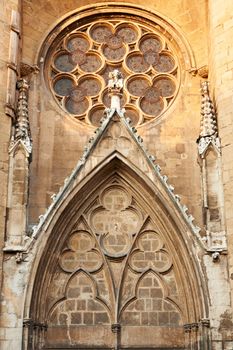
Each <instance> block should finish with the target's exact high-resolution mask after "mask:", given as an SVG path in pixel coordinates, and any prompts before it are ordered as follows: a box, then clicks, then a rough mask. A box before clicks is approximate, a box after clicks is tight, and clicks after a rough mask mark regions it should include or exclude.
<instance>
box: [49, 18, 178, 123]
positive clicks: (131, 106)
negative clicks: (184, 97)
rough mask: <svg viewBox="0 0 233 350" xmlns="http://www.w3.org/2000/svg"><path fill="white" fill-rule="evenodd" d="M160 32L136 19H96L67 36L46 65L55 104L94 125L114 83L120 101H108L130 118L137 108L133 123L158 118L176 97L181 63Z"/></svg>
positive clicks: (106, 104) (97, 121)
mask: <svg viewBox="0 0 233 350" xmlns="http://www.w3.org/2000/svg"><path fill="white" fill-rule="evenodd" d="M158 28H159V27H158V26H157V30H156V32H154V28H152V27H150V26H148V25H146V24H142V22H138V21H137V20H136V19H135V20H132V18H131V19H130V23H127V22H125V21H122V19H119V22H118V23H117V24H116V23H115V19H114V21H112V20H108V21H106V22H105V23H100V22H99V21H94V22H93V23H90V24H86V25H84V26H82V27H81V28H77V29H75V30H73V31H72V32H70V33H68V34H66V37H65V38H61V40H60V41H59V43H58V44H57V45H56V48H55V51H54V50H52V51H51V56H50V57H47V60H48V65H47V64H46V65H45V67H46V69H47V67H48V66H49V69H50V77H51V78H50V81H49V84H50V87H51V89H52V92H53V93H54V97H55V98H56V100H57V102H58V103H59V104H60V105H61V106H62V108H64V109H65V111H66V112H68V113H70V114H71V115H72V116H73V117H74V118H77V119H79V120H80V121H82V122H84V121H85V122H87V123H88V124H92V125H95V126H97V125H99V121H100V119H101V118H100V117H99V115H98V114H99V113H100V111H101V112H102V111H103V110H104V107H107V108H108V107H110V98H109V96H108V94H107V92H108V91H110V90H111V92H113V89H114V93H115V95H116V92H117V90H116V84H117V85H118V86H117V89H118V93H119V97H118V98H114V99H112V102H113V100H114V101H115V100H116V103H117V105H119V104H121V106H123V107H124V106H125V107H127V110H130V111H131V112H132V111H134V114H135V110H136V111H137V115H136V116H134V123H135V124H141V123H144V122H146V121H148V120H152V119H153V118H155V117H158V116H160V115H161V114H162V113H163V112H164V111H165V110H166V109H167V108H168V107H169V105H170V104H171V102H172V101H173V100H174V98H175V95H176V92H177V85H178V79H179V74H177V73H178V70H179V65H178V62H177V59H176V58H175V56H174V53H173V52H172V45H171V43H170V41H169V40H167V38H166V37H165V35H164V31H163V29H162V28H159V30H160V32H158ZM109 72H111V73H110V74H111V75H112V77H110V79H111V82H109V83H108V78H109ZM117 72H118V73H117ZM119 74H121V76H119V77H118V75H119ZM46 77H48V75H47V73H46ZM123 77H124V80H125V88H124V94H122V88H123V80H121V79H122V78H123ZM107 83H108V84H113V85H112V86H111V87H110V85H108V86H107ZM120 85H122V86H121V87H120ZM119 99H120V103H119V101H118V100H119ZM112 106H114V105H112ZM111 108H113V107H111ZM131 114H132V113H131Z"/></svg>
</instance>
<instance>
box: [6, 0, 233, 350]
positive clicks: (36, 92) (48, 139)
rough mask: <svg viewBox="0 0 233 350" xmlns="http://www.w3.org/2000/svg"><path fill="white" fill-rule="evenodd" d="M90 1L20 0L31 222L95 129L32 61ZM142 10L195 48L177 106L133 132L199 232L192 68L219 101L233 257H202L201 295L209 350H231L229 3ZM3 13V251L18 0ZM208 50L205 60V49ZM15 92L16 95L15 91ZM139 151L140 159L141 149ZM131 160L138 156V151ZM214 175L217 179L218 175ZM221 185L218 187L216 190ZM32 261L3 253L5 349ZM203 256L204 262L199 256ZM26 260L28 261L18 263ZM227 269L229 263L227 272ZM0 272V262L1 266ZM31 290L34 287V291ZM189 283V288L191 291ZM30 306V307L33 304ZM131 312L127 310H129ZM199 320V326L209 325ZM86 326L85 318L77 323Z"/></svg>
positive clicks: (17, 340)
mask: <svg viewBox="0 0 233 350" xmlns="http://www.w3.org/2000/svg"><path fill="white" fill-rule="evenodd" d="M92 3H93V2H92V1H89V0H88V1H85V2H84V1H83V0H82V1H78V0H77V1H74V0H68V1H59V0H51V1H49V0H46V1H44V0H39V1H31V0H24V1H22V5H23V7H22V18H23V30H22V62H23V63H25V64H26V65H28V66H25V67H27V68H28V69H29V71H30V74H29V76H28V78H29V79H30V92H29V118H30V125H31V132H32V138H33V160H32V163H31V167H30V182H29V191H30V201H29V223H30V224H33V223H36V222H38V217H39V215H40V214H43V213H44V212H45V209H46V207H48V206H49V204H50V202H51V198H50V197H51V195H52V194H53V193H54V192H57V191H58V189H59V187H60V186H61V185H62V184H63V181H64V179H65V177H67V176H68V175H69V174H70V172H71V170H72V169H73V168H74V166H75V164H76V163H77V161H78V159H79V157H80V155H81V154H82V152H83V148H84V146H85V144H86V143H87V140H88V139H89V137H90V136H91V135H92V134H93V131H94V128H93V127H92V126H89V125H85V124H83V123H81V122H78V121H75V120H74V119H72V117H70V116H68V115H67V114H66V113H65V112H64V111H63V110H62V109H61V108H59V106H58V105H57V104H56V102H55V100H54V98H53V96H52V94H51V93H50V91H49V90H48V87H47V85H46V83H45V81H44V75H43V62H42V60H41V57H39V55H38V53H39V49H40V48H41V46H42V44H43V41H44V39H45V38H46V35H47V34H48V33H49V32H50V31H51V30H52V29H53V28H54V27H55V25H56V24H57V23H59V21H60V20H61V19H62V18H64V17H66V16H67V14H68V13H69V12H70V11H78V9H79V8H81V7H82V6H84V5H88V4H89V5H91V4H92ZM102 3H103V8H105V6H107V1H103V2H102ZM128 3H131V4H134V5H139V6H144V3H145V2H144V1H142V0H138V1H131V0H129V1H128ZM1 6H2V5H1ZM146 6H147V10H150V11H152V12H153V11H155V12H156V13H158V14H161V15H162V16H163V17H164V18H165V20H168V22H169V21H172V22H173V23H175V25H176V26H177V27H176V28H177V32H178V33H183V34H184V36H185V38H186V39H187V41H188V43H189V44H190V45H191V48H192V50H193V53H194V56H195V58H196V67H193V68H195V69H194V71H192V72H189V71H188V69H187V66H188V65H187V62H184V63H183V64H182V65H181V76H182V77H181V86H180V87H179V92H178V95H177V97H176V100H175V101H174V103H173V104H172V106H171V107H170V108H169V109H168V111H167V112H166V114H165V115H164V117H163V118H162V119H160V120H159V121H156V120H154V121H151V122H150V123H148V124H146V125H143V126H140V127H139V128H138V132H139V134H140V135H141V136H142V137H143V139H144V145H145V147H146V148H148V150H149V153H151V154H154V155H155V156H156V157H157V163H158V164H160V165H161V168H162V172H163V173H164V174H166V175H168V177H169V182H171V183H172V184H174V186H175V192H176V193H177V194H179V195H181V197H182V202H183V203H184V204H187V206H188V207H189V208H190V212H191V213H192V214H193V215H194V217H195V219H196V222H197V224H198V225H199V226H201V227H202V228H203V227H204V226H203V218H202V214H203V213H202V204H203V203H202V202H203V198H202V191H201V178H200V167H199V165H198V163H197V145H196V139H197V137H198V135H199V124H200V99H201V97H200V91H199V89H200V82H201V80H203V79H202V78H201V76H200V75H199V74H197V70H198V68H200V67H202V66H204V65H206V64H209V70H210V77H209V79H210V83H211V85H210V87H211V91H212V96H213V97H214V100H215V102H216V107H217V113H218V124H219V136H220V138H221V142H222V176H223V186H224V200H225V202H224V203H225V208H224V210H225V211H224V212H225V221H226V222H225V223H226V230H227V238H228V249H229V253H228V256H222V255H221V257H220V259H219V260H218V259H216V260H215V262H213V260H212V257H211V254H210V253H209V254H206V255H205V257H204V259H203V272H204V277H205V278H206V281H207V283H208V287H209V290H208V293H207V292H206V295H207V294H208V298H209V302H210V314H208V313H207V314H206V315H205V317H207V318H208V317H209V318H210V322H211V327H212V335H213V337H212V339H213V345H212V348H213V349H214V350H219V349H222V341H226V342H225V343H224V345H223V348H224V350H225V349H228V348H229V346H232V338H233V335H232V310H231V307H232V306H231V303H230V289H229V281H228V279H229V276H230V282H231V285H232V286H231V287H232V295H233V282H232V281H233V277H232V276H233V258H232V257H233V248H232V246H233V229H232V227H233V225H232V224H233V211H232V205H233V203H232V196H233V193H232V179H233V177H232V175H233V149H232V147H233V143H232V140H233V113H232V91H233V89H232V88H233V86H232V85H233V82H232V81H233V79H232V68H233V65H232V57H233V44H231V41H232V40H231V39H232V35H233V21H232V18H231V14H232V11H233V5H232V2H231V1H230V0H227V1H225V2H224V3H222V2H220V0H209V2H207V1H202V0H195V1H192V2H190V1H189V0H185V1H180V0H173V1H172V2H171V1H162V0H161V1H151V2H150V4H147V5H146ZM2 8H3V10H2V11H1V7H0V25H1V27H2V33H3V35H1V38H0V44H1V47H3V48H4V50H1V51H0V68H1V69H0V75H1V79H0V117H1V138H0V193H1V206H0V246H3V241H4V235H5V231H6V230H5V224H6V220H5V216H6V212H7V210H6V207H7V179H8V145H9V138H10V131H11V130H10V129H11V119H10V117H9V116H6V115H5V103H6V82H7V81H8V80H9V79H8V78H9V77H8V78H7V74H9V68H7V63H9V47H10V24H11V10H12V9H13V10H16V11H18V10H20V11H21V9H20V8H19V5H18V1H16V0H14V1H13V0H11V1H6V2H4V3H3V6H2ZM208 13H209V16H208V18H207V14H208ZM208 25H209V27H208ZM208 47H209V54H208V52H207V49H208ZM177 54H178V55H180V57H181V56H182V55H183V54H184V52H177ZM19 56H20V55H19V53H18V57H19ZM33 65H38V66H39V68H41V70H40V72H39V73H37V69H33V68H32V66H33ZM30 67H31V68H30ZM12 71H13V70H12ZM32 72H33V73H32ZM11 73H12V72H11ZM12 74H13V73H12ZM12 74H11V84H12V86H13V85H14V78H12ZM12 94H13V96H14V88H13V90H12ZM135 154H137V151H136V153H135ZM135 158H137V155H136V156H135ZM212 168H213V169H212ZM212 168H211V172H210V179H211V181H212V180H213V182H214V181H216V173H215V172H214V170H215V169H214V167H212ZM212 171H213V173H212ZM25 174H26V171H25ZM217 178H218V179H219V177H218V176H217ZM207 187H208V186H207ZM209 188H210V192H211V193H214V195H215V190H216V188H214V186H213V184H211V186H209ZM218 188H219V191H221V184H219V186H218ZM211 193H209V195H211ZM207 195H208V194H207ZM212 204H213V208H212V209H213V210H215V209H216V208H215V203H212ZM24 219H25V218H24ZM212 224H213V223H212ZM221 225H222V222H221ZM217 226H218V225H217ZM223 226H224V225H222V226H221V228H222V227H223ZM215 229H216V231H218V229H219V226H218V227H213V231H215ZM203 231H204V230H203ZM37 248H38V249H39V250H41V251H42V249H43V245H42V246H41V247H40V246H39V244H38V246H37ZM56 254H57V253H56V252H55V255H56ZM36 255H37V252H36V250H35V248H34V250H33V251H32V252H31V253H30V254H29V255H28V256H26V255H25V256H24V255H22V256H21V255H20V256H19V257H18V262H21V263H20V264H17V262H16V260H15V254H14V253H12V252H9V251H8V252H7V253H5V263H4V265H3V266H4V271H5V272H4V275H3V278H2V279H1V281H2V280H3V288H2V295H1V297H2V299H1V322H2V324H1V325H2V327H3V328H2V330H1V333H0V335H1V338H0V347H1V348H2V349H4V350H6V349H11V348H15V349H20V347H21V344H22V320H23V317H25V314H24V316H23V312H24V310H23V307H21V306H23V305H21V301H22V300H23V298H24V293H25V285H26V284H27V283H28V273H29V271H30V267H31V266H30V265H31V264H32V263H33V261H34V260H35V256H36ZM196 255H198V252H196ZM190 256H191V255H190ZM199 257H200V259H201V255H200V256H199ZM24 258H25V261H23V260H24ZM0 259H1V254H0ZM227 263H228V264H229V271H228V266H227ZM1 268H2V262H1V264H0V269H1ZM34 271H36V268H34ZM228 272H229V273H228ZM0 275H1V273H0ZM42 275H43V273H42ZM34 277H35V276H34ZM30 283H31V284H33V283H34V281H33V280H32V279H31V280H30ZM0 287H1V286H0ZM32 287H33V286H32V285H30V288H32ZM193 287H194V288H195V286H193ZM30 288H29V289H30ZM27 300H28V299H27ZM22 304H23V303H22ZM76 308H77V306H76ZM26 309H27V310H29V305H27V307H26ZM207 309H208V308H207ZM71 311H72V310H71ZM86 311H87V310H86ZM134 311H135V310H134V309H132V310H131V313H133V312H134ZM26 316H27V315H26ZM89 316H90V315H89ZM69 317H70V316H69ZM75 317H77V318H76V320H75V321H74V324H76V323H79V317H80V314H76V316H75ZM91 317H92V316H91ZM148 317H149V316H148ZM83 320H84V318H83ZM198 321H200V320H198ZM145 322H147V321H145ZM148 322H149V321H148ZM201 322H202V321H201ZM201 322H200V324H199V330H200V328H201V327H202V325H203V324H204V323H205V320H203V322H202V323H201ZM82 323H86V322H84V321H82ZM87 323H88V322H87ZM90 323H92V321H90ZM207 323H208V322H207ZM190 327H191V328H192V327H193V329H194V328H195V327H196V326H195V324H194V325H190ZM191 328H190V333H189V336H190V337H193V340H192V342H193V343H195V342H196V338H195V337H197V336H196V335H193V333H194V330H193V329H192V330H191Z"/></svg>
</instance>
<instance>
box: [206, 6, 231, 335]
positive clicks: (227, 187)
mask: <svg viewBox="0 0 233 350" xmlns="http://www.w3.org/2000/svg"><path fill="white" fill-rule="evenodd" d="M232 11H233V3H232V1H230V0H228V1H224V2H223V3H222V2H221V1H218V0H217V1H215V0H210V1H209V48H210V51H209V69H210V83H211V89H212V93H213V96H214V99H215V103H216V108H217V114H218V127H219V136H220V138H221V145H222V177H223V186H224V213H225V224H226V232H227V241H228V264H229V277H230V280H229V283H231V291H232V292H231V304H230V305H229V308H232V301H233V288H232V287H233V283H232V281H233V274H232V272H233V209H232V208H233V192H232V188H233V142H232V141H233V108H232V91H233V61H232V58H233V44H232V35H233V19H232ZM232 326H233V323H232V311H229V312H225V313H224V314H222V320H221V324H220V327H221V330H222V331H223V333H224V336H225V338H226V339H228V338H229V337H230V338H233V336H232Z"/></svg>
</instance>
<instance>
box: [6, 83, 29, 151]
mask: <svg viewBox="0 0 233 350" xmlns="http://www.w3.org/2000/svg"><path fill="white" fill-rule="evenodd" d="M17 89H18V91H19V94H18V102H17V109H16V124H15V132H14V135H13V136H12V140H11V144H10V151H11V150H12V149H13V148H14V147H15V145H16V144H17V143H18V142H19V141H20V142H21V143H22V144H23V145H24V147H25V149H26V150H27V152H28V153H29V154H30V153H31V151H32V140H31V134H30V127H29V120H28V89H29V84H28V82H27V80H26V79H19V80H18V82H17Z"/></svg>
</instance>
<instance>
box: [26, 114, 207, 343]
mask: <svg viewBox="0 0 233 350" xmlns="http://www.w3.org/2000/svg"><path fill="white" fill-rule="evenodd" d="M109 113H110V114H109V116H108V117H107V118H106V119H105V120H104V121H103V123H102V126H101V130H99V131H98V132H97V135H96V137H95V138H94V139H92V140H91V145H89V150H88V151H87V150H85V160H84V159H83V158H82V159H81V165H80V163H78V165H77V167H76V169H75V170H74V171H73V173H72V174H71V176H70V178H69V179H68V180H67V181H65V185H64V188H63V189H62V190H61V191H60V192H59V193H58V194H57V196H56V198H55V202H54V203H53V204H52V206H51V208H50V209H49V210H48V213H47V215H45V217H44V218H42V219H43V220H42V222H41V224H39V226H38V228H37V230H36V231H35V233H34V238H36V239H37V241H36V243H35V244H34V246H33V247H32V249H34V250H36V249H37V255H36V258H35V261H34V262H33V267H32V272H31V277H30V282H29V289H28V292H27V302H26V308H25V317H28V318H29V319H30V320H32V322H33V324H34V325H37V326H35V327H31V328H30V327H29V335H28V341H27V344H28V348H29V349H31V348H32V349H40V348H41V349H42V348H43V349H55V348H64V347H65V348H70V347H73V348H80V347H84V348H93V347H100V348H108V349H110V348H115V349H120V348H135V347H138V346H139V347H140V348H157V349H158V348H180V349H184V348H185V347H186V346H187V341H188V342H189V343H190V344H191V343H192V344H195V346H197V342H198V334H197V332H196V333H195V334H194V335H191V336H190V337H189V338H188V340H187V337H186V336H185V333H184V325H187V324H188V325H196V327H198V324H199V321H200V320H201V319H202V318H205V317H207V314H208V310H207V301H206V299H205V296H204V294H205V293H204V291H205V285H204V279H203V275H202V270H201V268H200V263H199V261H198V257H197V255H198V254H199V255H201V254H202V253H203V247H202V245H201V243H200V242H199V239H198V237H197V234H196V233H195V230H193V229H192V225H191V223H190V222H189V221H188V220H186V219H185V215H184V212H182V210H181V209H180V207H179V205H177V203H176V202H175V200H174V198H175V195H174V194H173V195H171V191H170V190H171V188H170V187H169V185H168V184H167V179H166V178H165V177H162V176H161V175H160V176H161V178H160V177H158V174H157V173H155V172H154V170H153V169H154V168H153V166H154V165H153V161H152V160H151V158H148V157H147V156H146V155H145V150H144V148H143V146H142V145H141V143H140V142H141V141H140V142H138V136H137V135H135V134H134V133H133V132H132V128H131V127H130V126H129V125H128V123H127V122H126V120H125V119H124V116H123V115H121V113H120V112H119V113H117V112H116V111H110V112H109ZM106 145H107V147H106ZM92 146H93V147H92ZM126 146H127V147H126ZM135 152H136V153H135ZM135 154H137V157H135ZM169 188H170V190H169ZM41 325H43V326H41ZM43 327H46V329H47V331H46V332H45V331H44V328H43ZM30 332H31V333H30ZM140 334H144V336H143V337H142V336H140Z"/></svg>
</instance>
